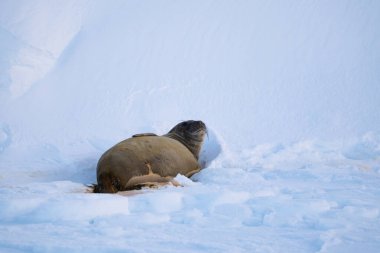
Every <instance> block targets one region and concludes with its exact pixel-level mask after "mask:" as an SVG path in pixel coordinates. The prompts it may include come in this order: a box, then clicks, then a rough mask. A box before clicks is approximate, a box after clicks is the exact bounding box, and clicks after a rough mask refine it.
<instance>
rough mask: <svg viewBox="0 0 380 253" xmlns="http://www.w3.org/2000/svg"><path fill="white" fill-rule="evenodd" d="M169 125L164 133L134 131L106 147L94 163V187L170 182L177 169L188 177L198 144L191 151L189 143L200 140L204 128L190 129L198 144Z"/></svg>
mask: <svg viewBox="0 0 380 253" xmlns="http://www.w3.org/2000/svg"><path fill="white" fill-rule="evenodd" d="M192 122H194V121H192ZM181 124H182V123H181ZM202 124H203V122H202ZM203 126H205V125H204V124H203ZM173 129H175V128H173ZM173 129H172V131H171V132H169V133H168V134H167V135H164V136H156V135H154V134H137V135H134V136H133V137H132V138H129V139H126V140H124V141H122V142H120V143H118V144H116V145H115V146H113V147H112V148H110V149H109V150H107V151H106V152H105V153H104V154H103V155H102V156H101V157H100V159H99V162H98V165H97V181H98V185H96V186H95V189H94V191H95V192H100V193H115V192H117V191H125V190H133V189H139V188H141V187H142V186H149V185H154V184H157V183H167V182H170V181H171V180H172V179H173V178H174V177H175V176H177V174H178V173H180V174H182V175H185V176H187V177H191V176H192V175H193V174H195V173H196V172H198V171H200V165H199V163H198V160H197V158H198V154H199V149H200V147H199V149H196V150H195V151H194V148H193V147H194V146H199V145H200V144H201V143H202V141H203V135H204V131H205V128H204V131H203V132H202V131H200V130H199V129H198V130H194V131H190V133H193V134H194V136H199V135H200V137H201V142H200V144H199V143H197V142H196V141H194V140H192V139H189V138H188V137H187V136H185V135H183V134H181V133H180V131H178V130H174V131H173ZM186 131H187V130H186V129H185V132H186ZM178 134H179V135H178ZM178 136H179V137H178ZM188 144H189V145H188ZM191 145H192V146H191Z"/></svg>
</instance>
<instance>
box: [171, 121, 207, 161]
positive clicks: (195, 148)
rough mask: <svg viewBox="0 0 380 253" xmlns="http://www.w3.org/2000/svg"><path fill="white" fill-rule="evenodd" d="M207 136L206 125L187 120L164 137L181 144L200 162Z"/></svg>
mask: <svg viewBox="0 0 380 253" xmlns="http://www.w3.org/2000/svg"><path fill="white" fill-rule="evenodd" d="M205 134H207V128H206V125H205V123H203V122H202V121H200V120H199V121H195V120H187V121H183V122H181V123H179V124H177V125H176V126H175V127H173V128H172V129H171V130H170V131H169V133H167V134H165V135H164V136H166V137H169V138H172V139H175V140H177V141H179V142H181V143H182V144H183V145H184V146H185V147H187V148H188V149H189V150H190V152H191V153H192V154H193V155H194V157H195V159H197V160H198V158H199V152H200V150H201V147H202V143H203V140H204V136H205Z"/></svg>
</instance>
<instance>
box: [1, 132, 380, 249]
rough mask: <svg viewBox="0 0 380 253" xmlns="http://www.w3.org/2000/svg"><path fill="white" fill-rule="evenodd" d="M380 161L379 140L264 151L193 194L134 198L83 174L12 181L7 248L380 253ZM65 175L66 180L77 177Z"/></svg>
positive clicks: (180, 190) (228, 159)
mask: <svg viewBox="0 0 380 253" xmlns="http://www.w3.org/2000/svg"><path fill="white" fill-rule="evenodd" d="M208 142H210V140H209V141H208ZM208 147H209V148H210V147H213V146H212V145H211V146H210V145H209V146H208ZM379 157H380V142H379V137H377V139H376V136H374V135H367V136H365V137H364V138H363V139H362V140H361V141H359V142H357V143H355V144H351V146H348V147H345V148H342V147H335V146H334V145H332V144H329V145H324V144H321V143H315V142H301V143H294V144H293V145H289V146H283V145H259V146H257V147H255V148H254V149H252V150H246V151H244V152H241V153H239V154H232V153H229V154H224V155H222V156H221V157H219V158H217V159H216V160H214V161H212V162H211V164H210V166H209V168H206V169H204V170H203V171H201V172H200V173H199V174H197V175H195V176H194V177H193V179H194V180H195V182H193V181H191V180H189V179H187V178H185V177H181V176H178V177H177V179H178V181H180V182H181V183H182V184H183V185H184V187H174V186H168V187H164V188H160V189H148V190H143V191H135V192H133V193H130V194H125V193H120V194H116V195H110V194H90V193H86V190H87V189H86V187H85V186H84V183H91V182H94V180H95V176H94V172H93V171H90V170H86V168H85V167H80V166H79V167H77V168H76V170H78V171H83V176H82V177H77V178H76V179H77V180H79V182H75V181H69V180H66V181H49V179H47V180H46V182H42V183H33V181H34V180H33V178H30V181H31V183H27V184H23V185H20V184H9V183H7V181H9V180H2V181H1V185H0V206H1V207H2V208H1V210H0V248H1V251H2V252H53V251H54V252H68V251H70V252H91V251H92V252H93V251H96V252H178V251H181V252H345V253H346V252H358V251H359V250H360V251H363V252H378V249H379V248H380V189H379V187H378V186H379V184H380V166H379V164H380V163H379V162H380V159H379ZM93 162H96V161H95V160H94V161H93ZM56 173H57V174H58V175H57V177H59V176H61V177H62V178H65V177H66V174H67V173H68V172H67V171H64V170H62V171H58V172H56ZM30 177H34V178H35V180H36V181H38V180H43V179H44V176H42V175H30ZM91 179H92V180H91Z"/></svg>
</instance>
